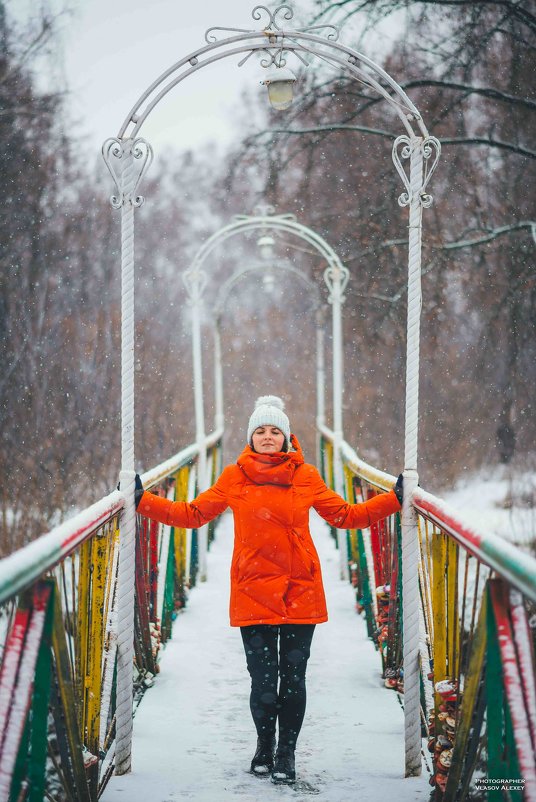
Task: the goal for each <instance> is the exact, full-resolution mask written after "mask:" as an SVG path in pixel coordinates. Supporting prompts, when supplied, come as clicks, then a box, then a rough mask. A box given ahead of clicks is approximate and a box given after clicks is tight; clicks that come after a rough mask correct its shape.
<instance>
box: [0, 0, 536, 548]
mask: <svg viewBox="0 0 536 802" xmlns="http://www.w3.org/2000/svg"><path fill="white" fill-rule="evenodd" d="M15 5H16V0H7V2H1V0H0V103H1V111H0V143H1V144H0V148H1V151H2V161H1V170H2V186H3V191H4V196H3V197H4V200H3V202H2V204H1V206H0V228H1V234H0V265H1V269H0V282H1V291H0V328H1V336H0V348H1V364H2V370H1V373H0V416H1V452H0V454H1V466H2V473H3V476H4V480H3V482H2V491H1V506H2V515H1V534H0V554H1V555H5V554H7V553H10V552H11V551H13V549H14V548H16V547H18V546H21V545H23V543H25V542H27V541H28V540H30V539H32V538H34V537H35V536H37V535H38V534H40V533H42V532H44V531H46V530H47V529H49V528H50V526H51V525H53V524H55V523H57V522H58V521H59V520H61V519H62V518H63V517H65V516H67V515H69V514H71V513H72V511H73V510H75V509H80V508H82V507H83V506H85V505H87V504H89V503H91V502H93V501H95V500H96V499H98V498H99V497H101V496H102V495H104V494H105V493H107V492H110V491H111V490H112V489H113V488H114V487H115V485H116V484H117V476H118V471H119V460H120V458H119V434H120V421H119V412H120V360H119V345H120V344H119V338H120V275H119V264H120V263H119V247H120V232H119V215H118V213H117V212H116V211H114V210H112V209H111V207H110V204H109V197H110V195H111V194H112V192H113V186H112V184H111V181H110V177H109V175H108V174H107V172H106V168H105V166H104V164H103V162H102V159H101V158H100V154H98V153H96V154H93V153H89V154H87V153H86V152H85V151H84V147H83V146H82V144H81V142H82V134H80V141H77V138H76V137H77V134H76V131H77V129H76V126H75V125H73V124H72V120H70V118H69V103H68V100H69V87H68V86H67V85H66V86H61V85H58V86H54V87H49V88H48V89H44V88H43V82H42V81H41V80H39V70H40V69H42V68H43V63H44V62H46V59H47V58H48V55H47V54H50V53H53V52H54V50H55V49H56V48H59V47H60V46H61V44H60V42H59V40H58V38H57V33H56V26H57V21H58V17H57V12H54V13H53V12H52V10H51V9H49V8H47V4H46V3H44V4H41V5H40V8H41V11H40V13H39V14H38V15H35V16H33V17H32V18H31V19H28V20H21V19H20V18H18V17H17V18H15V15H14V14H13V9H14V6H15ZM533 10H534V9H532V11H533ZM532 11H531V4H530V3H529V2H528V1H526V2H523V1H522V2H510V0H504V2H501V3H496V2H452V0H444V2H443V0H433V2H427V1H426V0H421V2H413V1H412V0H403V1H402V0H339V2H336V3H333V2H325V1H324V0H316V2H311V3H310V12H311V13H310V18H311V19H316V20H317V21H319V22H322V21H324V22H333V23H335V24H338V25H344V24H347V25H348V31H349V33H348V34H346V33H345V35H344V36H345V41H346V42H347V43H348V44H349V45H351V46H353V47H355V48H357V49H358V50H361V51H363V52H366V53H367V54H368V55H369V56H371V57H372V58H375V59H376V60H378V61H381V62H382V63H383V65H384V67H385V68H386V69H387V70H388V71H389V72H390V73H391V74H392V75H395V76H397V80H398V81H399V83H400V84H401V86H402V87H403V88H404V89H405V90H406V91H407V92H408V94H409V95H410V97H411V98H412V100H413V101H414V102H415V103H416V105H417V106H418V107H419V108H420V109H421V110H422V111H423V113H424V115H425V117H426V121H427V126H428V128H429V130H430V131H431V133H433V134H434V135H435V136H437V137H438V138H439V139H440V140H441V143H442V157H441V161H440V163H439V166H438V169H437V170H436V173H435V174H434V177H433V181H432V184H431V186H430V192H431V193H432V194H433V196H434V203H433V205H432V207H431V209H429V210H427V211H426V212H425V217H424V243H423V307H422V332H421V422H420V466H419V473H420V482H421V485H422V486H423V487H425V488H426V489H429V490H431V491H433V492H437V493H438V494H439V495H441V494H442V492H443V491H444V490H445V488H447V487H449V486H451V485H452V483H453V482H454V481H455V479H457V478H459V477H460V476H461V475H463V474H464V472H469V471H471V470H474V469H477V468H480V467H482V466H486V465H496V464H499V463H504V464H507V465H510V466H513V468H515V467H516V466H518V467H520V468H523V469H526V468H532V469H533V470H536V464H534V463H535V460H536V449H535V447H534V440H535V435H536V416H535V414H534V410H535V406H536V336H535V335H536V273H535V270H534V254H535V252H536V208H535V206H536V203H535V193H534V185H535V177H536V170H535V165H536V152H535V151H534V145H533V143H532V141H531V140H532V139H533V136H531V134H532V135H533V132H534V130H535V127H536V126H535V111H536V91H535V86H534V75H535V74H536V17H535V16H534V14H533V13H532ZM388 19H392V24H393V25H396V29H397V30H398V31H399V35H398V38H397V40H396V43H395V46H393V47H392V48H390V49H389V51H388V52H385V51H384V50H382V48H381V47H378V45H376V47H377V51H376V52H370V49H369V46H368V41H369V38H371V34H372V32H374V31H375V29H376V28H377V27H378V26H379V25H380V24H383V23H384V22H385V20H388ZM374 41H376V42H377V39H376V40H374ZM149 78H152V75H151V74H150V73H149V74H148V79H149ZM143 88H144V87H140V92H141V91H142V89H143ZM177 113H180V103H178V105H177ZM388 113H389V112H388V111H387V110H386V109H385V106H384V104H382V103H380V102H379V100H378V99H377V98H373V97H371V96H370V94H369V93H368V91H367V90H366V89H364V88H360V86H359V85H358V84H357V83H356V82H352V81H350V80H347V79H345V78H337V77H335V78H334V77H333V75H332V74H328V73H326V72H324V71H322V70H316V71H313V70H307V69H305V68H304V69H303V71H302V72H300V73H299V89H297V91H296V99H295V101H294V103H293V105H292V106H291V108H290V109H289V110H288V111H287V112H284V113H278V112H276V111H273V110H271V109H270V108H269V107H268V104H267V103H266V99H265V96H264V93H261V91H260V90H258V88H257V87H255V88H252V90H251V91H248V92H247V93H246V95H245V96H244V99H243V103H242V105H241V107H240V108H238V109H236V114H235V116H236V126H237V135H236V137H235V139H234V142H233V145H232V146H231V147H229V149H228V152H227V153H226V154H225V156H224V157H223V158H218V160H217V161H216V162H215V161H214V158H213V154H212V152H211V150H210V148H206V147H203V148H200V149H197V150H195V151H191V152H182V153H178V152H175V153H173V152H170V153H158V154H157V158H156V159H155V162H154V163H153V165H152V167H151V169H150V171H149V172H148V174H147V177H146V179H145V180H144V184H143V187H142V188H141V191H142V192H143V194H144V196H145V197H146V202H145V204H144V206H143V207H142V208H141V209H140V210H139V211H137V212H136V215H137V217H136V225H137V232H136V260H137V278H136V292H137V297H136V308H137V322H136V326H137V329H136V382H137V385H136V455H137V462H138V464H139V469H140V470H145V469H147V468H149V467H151V466H153V465H155V464H157V463H158V462H160V461H161V460H163V459H165V458H167V457H169V456H170V455H172V454H173V453H175V452H177V451H178V450H180V449H181V448H183V447H185V446H186V445H188V444H189V443H191V442H192V441H193V439H194V432H195V427H194V411H193V392H192V378H191V373H192V369H191V342H190V332H189V317H188V308H187V295H186V291H185V289H184V286H183V283H182V280H181V273H182V272H183V271H184V270H186V269H187V267H188V264H189V261H190V260H191V258H192V256H193V255H194V254H195V252H196V251H197V249H198V248H199V246H200V245H201V244H202V242H203V241H204V240H205V239H206V238H207V237H209V236H210V235H211V234H212V233H213V232H214V231H215V230H216V229H217V228H219V227H220V226H222V225H224V224H225V223H226V222H228V221H229V220H230V219H231V218H232V216H233V215H235V214H251V213H253V209H254V208H255V206H256V205H257V204H260V203H264V204H270V205H271V206H273V207H274V209H275V210H276V212H277V213H293V214H295V215H296V216H297V218H298V219H299V220H300V221H301V222H303V223H304V224H305V225H307V226H309V227H311V228H313V229H314V230H315V231H317V232H318V233H319V234H321V236H323V237H324V238H325V239H326V240H327V241H328V242H329V243H330V245H331V246H332V247H333V248H334V249H335V251H336V252H337V253H338V254H339V255H340V257H341V259H342V261H343V263H344V264H345V265H346V266H347V267H348V268H349V270H350V273H351V278H350V282H349V285H348V288H347V291H346V302H345V309H344V343H345V353H344V381H345V395H344V433H345V438H346V440H347V441H348V442H349V443H350V444H352V446H353V447H354V448H356V450H357V451H358V453H359V454H360V455H361V456H362V457H363V458H364V459H366V460H367V461H369V462H371V463H373V464H375V465H376V466H377V467H379V468H381V469H383V470H387V471H389V472H391V473H394V474H396V473H398V472H399V470H401V469H402V467H403V465H402V463H403V430H404V376H405V356H404V355H405V337H406V335H405V326H406V297H405V292H406V272H407V214H406V212H405V211H404V210H401V209H400V207H399V206H398V203H397V198H398V196H399V194H400V192H401V191H402V189H403V188H402V187H401V184H400V180H399V177H398V175H397V174H396V171H395V170H394V169H393V165H392V161H391V147H392V141H393V135H392V134H391V133H390V132H388V131H387V130H385V128H386V125H385V118H386V114H388ZM119 123H120V119H119V118H118V119H116V120H111V121H110V127H111V130H112V131H113V129H114V127H115V126H118V125H119ZM73 132H74V133H73ZM256 247H257V246H256V240H255V239H254V238H252V239H251V241H247V242H244V243H243V244H242V245H241V247H240V248H239V249H238V248H237V249H236V250H234V251H232V252H230V251H228V250H225V251H224V252H223V253H219V254H218V255H217V257H216V258H215V259H214V260H213V264H212V268H211V269H212V275H213V276H214V282H213V283H211V289H210V293H209V295H210V296H211V298H212V300H214V299H215V298H216V296H217V283H218V280H219V278H221V277H222V276H227V275H229V274H230V272H232V270H234V269H236V267H237V266H238V262H239V261H242V262H243V261H247V260H252V259H254V258H256ZM278 254H279V255H280V257H281V258H288V259H290V260H291V261H292V263H294V264H298V265H299V267H300V269H302V270H307V271H308V272H309V274H310V276H311V277H312V278H314V279H315V280H316V281H318V282H319V284H320V283H321V282H322V270H323V266H322V264H321V263H320V260H319V258H318V256H315V255H313V254H310V253H303V252H297V251H296V250H294V249H293V250H290V249H285V244H284V243H281V244H280V246H279V251H278ZM310 308H311V299H310V298H308V297H307V296H306V294H305V293H304V292H303V290H301V289H300V288H299V287H298V288H297V287H296V285H295V283H294V282H293V281H292V280H291V279H290V278H288V279H285V280H284V281H282V282H281V283H278V285H277V287H276V288H275V290H274V292H273V293H272V294H267V293H264V292H263V291H262V289H261V288H260V286H259V283H258V280H257V284H256V283H255V279H247V280H244V284H243V286H242V287H240V288H238V289H237V290H236V292H235V293H234V294H233V298H232V299H231V302H230V304H229V305H228V307H227V309H226V312H225V317H224V327H223V360H224V370H225V372H224V381H225V384H224V399H225V409H226V439H225V455H224V456H225V459H226V460H227V461H230V460H234V458H235V456H236V454H238V452H239V451H240V450H241V448H242V447H243V444H244V438H245V422H246V420H247V417H248V416H249V414H250V412H251V409H252V404H253V401H254V399H255V397H256V396H257V395H260V394H263V393H265V392H275V393H276V394H278V395H281V396H282V397H284V399H285V401H286V405H287V411H288V412H289V416H290V418H291V421H292V425H293V429H294V431H295V433H296V434H297V436H298V437H299V439H300V441H301V442H302V444H303V446H304V449H305V452H306V455H307V456H308V458H309V459H311V460H312V459H313V458H314V442H315V440H314V416H315V398H314V396H315V373H314V318H313V316H312V315H311V309H310ZM209 324H210V301H209V303H207V309H206V327H205V353H204V358H205V366H206V387H205V391H206V395H207V398H208V399H212V398H213V387H212V379H211V375H212V373H211V359H212V354H211V347H212V336H211V331H210V325H209ZM327 398H328V401H329V392H328V393H327ZM206 415H207V421H208V423H207V428H208V429H210V428H211V427H210V422H211V420H212V415H213V410H212V409H211V405H210V403H208V404H207V408H206ZM328 422H329V403H328ZM523 503H525V504H526V505H533V506H534V505H535V504H536V498H535V495H534V491H533V493H532V496H530V497H527V498H525V499H524V501H523Z"/></svg>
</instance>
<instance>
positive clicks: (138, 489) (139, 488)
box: [117, 473, 145, 509]
mask: <svg viewBox="0 0 536 802" xmlns="http://www.w3.org/2000/svg"><path fill="white" fill-rule="evenodd" d="M134 481H135V486H134V502H135V504H136V509H138V505H139V503H140V501H141V497H142V496H143V494H144V493H145V490H144V489H143V485H142V483H141V479H140V475H139V473H137V474H136V478H135V480H134ZM117 489H118V490H121V482H118V484H117Z"/></svg>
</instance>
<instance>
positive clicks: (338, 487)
mask: <svg viewBox="0 0 536 802" xmlns="http://www.w3.org/2000/svg"><path fill="white" fill-rule="evenodd" d="M344 270H346V268H344V269H343V267H342V265H340V264H339V263H338V262H337V263H335V264H332V265H330V267H328V268H327V270H326V271H325V273H324V277H325V279H326V283H327V284H328V287H329V289H330V291H331V292H330V296H329V300H330V302H331V304H332V309H333V314H332V322H333V473H334V479H335V492H336V493H339V495H341V496H344V475H343V466H342V456H341V448H342V438H343V431H342V394H343V373H342V356H343V355H342V303H343V301H344V295H343V291H344V287H345V286H346V282H347V281H348V271H347V270H346V274H345V273H344V272H343V271H344ZM337 545H338V547H339V561H340V574H341V579H345V580H348V579H349V568H348V544H347V536H346V531H345V530H344V529H337Z"/></svg>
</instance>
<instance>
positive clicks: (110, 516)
mask: <svg viewBox="0 0 536 802" xmlns="http://www.w3.org/2000/svg"><path fill="white" fill-rule="evenodd" d="M220 439H221V432H216V433H214V434H213V435H211V436H210V437H208V438H207V449H208V458H209V460H210V461H211V463H210V464H211V465H213V466H217V465H219V459H220V458H219V452H220ZM198 453H199V450H198V447H197V446H196V445H193V446H190V447H188V448H186V449H184V450H183V451H181V452H179V453H178V454H177V455H175V456H174V457H172V458H171V459H170V460H168V461H167V462H165V463H162V464H161V465H159V466H157V467H156V468H154V469H153V470H151V471H148V472H147V473H145V474H144V475H143V476H142V481H143V483H144V486H145V487H146V488H150V489H151V490H152V491H153V492H157V493H161V494H165V495H167V496H168V497H172V498H174V499H175V500H185V499H187V498H192V497H193V495H194V494H195V492H196V484H197V481H196V473H197V470H196V469H197V459H198ZM216 469H217V468H216V467H215V468H214V470H216ZM123 504H124V497H123V495H122V493H121V492H120V491H119V490H117V491H114V492H113V493H111V494H110V495H109V496H107V497H106V498H104V499H102V500H101V501H99V502H97V503H96V504H93V505H92V506H91V507H89V508H88V509H86V510H84V511H83V512H81V513H80V514H79V515H77V516H76V517H74V518H72V519H71V520H69V521H67V522H66V523H64V524H62V525H61V526H59V527H57V528H56V529H54V530H52V531H51V532H49V533H48V534H45V535H43V536H42V537H40V538H38V539H37V540H36V541H34V542H33V543H31V544H29V545H28V546H27V547H25V548H23V549H21V550H20V551H18V552H16V553H15V554H12V555H11V556H10V557H7V558H6V559H4V560H2V561H0V647H1V650H2V651H1V655H0V658H1V662H0V802H23V801H24V802H25V801H26V800H28V802H42V800H43V799H48V800H52V802H63V800H68V801H69V802H95V800H97V799H98V797H99V795H100V793H101V792H102V790H103V789H104V787H105V785H106V782H107V780H108V779H109V777H110V776H111V774H112V772H113V766H114V762H113V761H114V734H115V719H114V712H115V681H116V654H117V648H116V643H117V633H116V627H115V604H116V580H117V564H118V553H119V541H120V535H119V522H120V516H121V510H122V508H123ZM196 560H197V540H196V532H195V531H194V532H192V533H191V534H190V533H189V534H188V535H187V533H186V530H183V529H174V528H172V527H171V528H170V527H165V526H161V525H159V524H153V523H151V522H149V521H147V520H146V519H142V518H141V517H139V519H138V537H137V538H136V572H135V650H134V654H135V657H134V666H133V671H134V700H133V704H134V706H135V707H136V706H137V704H138V703H139V700H140V699H141V697H142V695H143V693H144V691H145V689H146V688H147V687H149V686H150V685H151V684H152V682H153V678H154V675H155V674H156V673H157V672H158V655H159V649H160V645H161V643H162V642H165V641H166V640H167V639H168V638H169V637H170V635H171V629H172V624H173V620H174V619H175V618H176V616H177V613H178V611H179V610H180V609H181V608H182V607H184V605H185V603H186V594H187V589H188V587H190V586H191V585H192V584H193V583H195V577H196V570H197V563H196Z"/></svg>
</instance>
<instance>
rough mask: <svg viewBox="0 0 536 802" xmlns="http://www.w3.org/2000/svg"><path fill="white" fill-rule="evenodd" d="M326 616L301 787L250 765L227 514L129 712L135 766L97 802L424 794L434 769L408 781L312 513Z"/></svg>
mask: <svg viewBox="0 0 536 802" xmlns="http://www.w3.org/2000/svg"><path fill="white" fill-rule="evenodd" d="M311 525H312V532H313V537H314V539H315V543H316V546H317V549H318V552H319V554H320V559H321V561H322V566H323V574H324V582H325V587H326V595H327V600H328V610H329V615H330V620H329V622H328V623H327V624H321V625H319V626H318V627H317V629H316V632H315V636H314V639H313V647H312V654H311V659H310V661H309V668H308V674H307V688H308V704H307V713H306V717H305V722H304V726H303V729H302V732H301V735H300V740H299V743H298V749H297V752H296V769H297V775H298V782H297V784H296V786H295V787H294V788H293V787H285V786H274V785H273V784H272V783H271V781H270V780H269V779H268V778H262V779H261V778H257V777H253V776H251V775H250V774H249V773H248V769H249V762H250V760H251V757H252V755H253V752H254V750H255V744H256V736H255V731H254V728H253V724H252V721H251V718H250V713H249V703H248V699H249V675H248V674H247V671H246V665H245V657H244V654H243V649H242V642H241V639H240V633H239V630H237V629H235V628H231V627H230V626H229V621H228V613H227V606H228V595H229V576H228V575H229V565H230V559H231V551H232V516H231V515H230V514H225V515H224V516H223V517H222V519H221V522H220V524H219V527H218V531H217V539H216V541H215V542H214V543H213V545H212V547H211V550H210V553H209V558H208V559H209V562H208V572H209V580H208V582H206V583H203V584H202V585H200V586H199V587H197V588H194V589H193V590H192V592H191V594H190V599H189V606H188V609H187V610H186V611H185V612H184V613H183V614H182V615H181V616H180V618H179V619H178V620H177V621H176V622H175V628H174V634H173V639H172V640H171V641H170V642H169V643H168V645H167V646H166V649H165V652H164V655H163V657H162V660H161V669H160V674H159V676H158V677H157V680H156V683H155V686H154V687H153V688H151V689H150V690H149V691H148V692H147V694H146V695H145V697H144V699H143V701H142V703H141V705H140V707H139V708H138V711H137V713H136V718H135V721H134V742H133V755H132V762H133V771H132V773H131V774H129V775H126V776H124V777H113V778H112V779H111V781H110V784H109V786H108V788H107V789H106V791H105V793H104V794H103V796H102V797H101V799H102V802H178V800H192V802H233V800H236V801H237V802H257V800H259V802H260V800H262V802H275V800H277V801H278V802H290V800H292V801H293V802H305V800H309V799H310V798H311V796H310V795H311V793H313V789H316V791H317V793H316V797H317V799H318V800H321V802H357V801H358V800H359V801H360V802H385V800H386V799H387V800H393V799H394V800H396V802H415V801H416V800H422V802H427V800H428V798H429V792H430V790H431V789H430V786H429V785H428V782H427V773H426V772H424V773H423V776H422V777H420V778H411V779H407V780H406V779H403V767H404V739H403V713H402V710H401V708H400V705H399V703H398V701H397V696H396V694H395V693H393V692H390V691H388V690H386V689H385V688H384V687H383V683H382V680H381V677H380V661H379V656H378V654H377V653H376V652H375V651H374V647H373V645H372V643H371V642H370V641H369V640H368V639H367V636H366V628H365V623H364V621H362V620H361V619H360V618H359V617H358V616H357V615H356V613H355V611H354V597H353V593H352V588H351V587H350V586H349V585H348V584H347V583H344V582H341V581H340V580H339V579H338V556H337V552H336V550H335V548H334V546H333V541H332V540H331V538H330V536H329V530H328V528H327V526H326V525H325V524H324V522H323V521H322V520H321V519H320V518H319V517H318V516H317V515H316V514H315V513H313V515H312V519H311Z"/></svg>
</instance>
